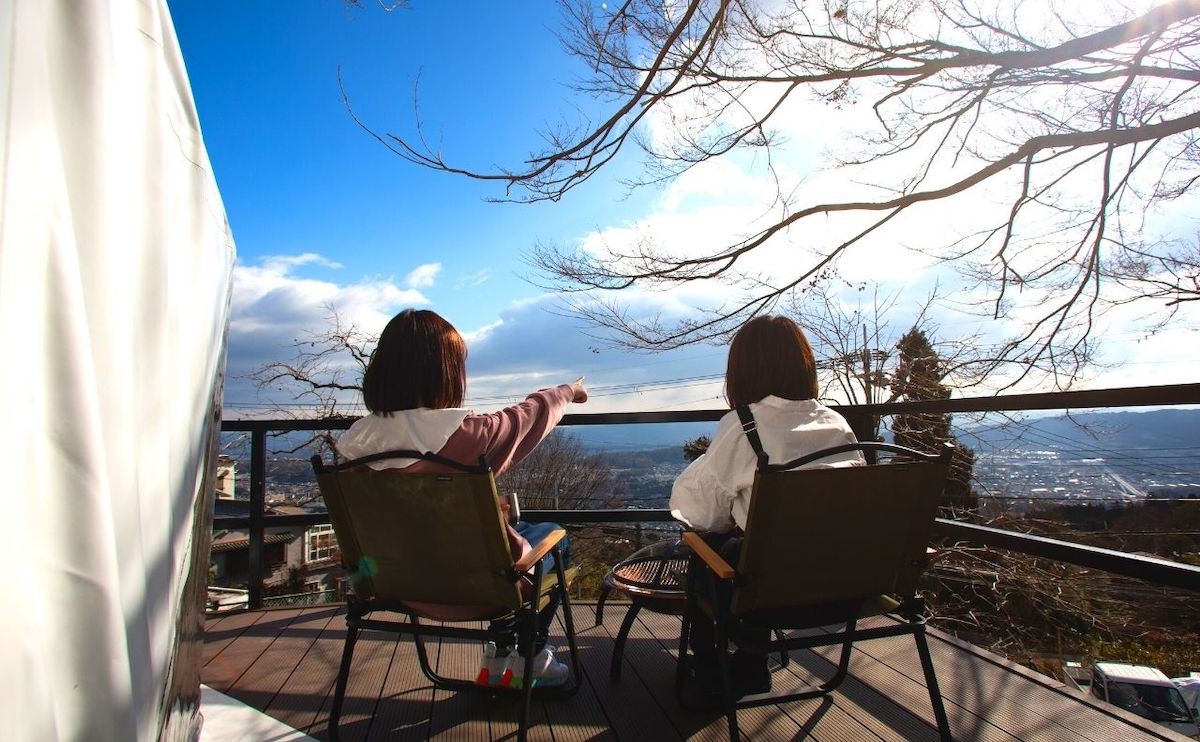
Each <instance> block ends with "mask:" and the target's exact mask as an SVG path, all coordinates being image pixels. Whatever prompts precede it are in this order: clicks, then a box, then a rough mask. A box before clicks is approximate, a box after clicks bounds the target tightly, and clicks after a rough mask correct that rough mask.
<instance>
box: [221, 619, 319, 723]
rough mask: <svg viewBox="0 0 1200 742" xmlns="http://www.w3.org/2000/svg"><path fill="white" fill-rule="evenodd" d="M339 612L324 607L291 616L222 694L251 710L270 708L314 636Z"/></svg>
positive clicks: (317, 635) (313, 639) (310, 644)
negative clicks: (248, 706)
mask: <svg viewBox="0 0 1200 742" xmlns="http://www.w3.org/2000/svg"><path fill="white" fill-rule="evenodd" d="M339 612H340V611H339V609H337V608H335V607H330V606H326V607H320V608H309V609H306V610H303V611H301V612H300V613H299V614H298V615H296V616H294V617H293V618H292V620H291V621H290V622H289V623H288V624H287V626H286V627H284V628H283V629H282V631H280V633H279V634H278V636H276V637H275V639H274V641H272V642H271V643H270V645H269V646H268V647H267V648H266V650H265V651H263V653H262V654H261V655H259V657H258V658H257V659H256V660H255V661H254V662H253V663H252V664H251V665H250V666H249V668H247V669H246V671H245V672H244V673H242V675H241V676H240V677H239V678H237V680H236V681H235V682H234V683H233V684H232V685H231V686H230V687H229V688H228V689H227V690H226V691H224V692H225V694H226V695H229V696H232V697H233V698H236V699H238V700H239V701H241V702H242V703H245V704H247V705H250V706H253V707H255V708H267V707H268V706H270V705H271V702H272V701H273V700H274V699H275V695H276V694H277V693H278V692H279V691H280V689H282V688H283V686H284V684H285V683H286V682H287V681H288V678H290V677H291V675H292V673H293V672H294V671H295V670H296V667H297V666H298V665H299V664H300V662H301V660H303V659H304V655H306V654H307V653H308V650H309V649H310V648H311V647H312V645H313V643H314V642H315V641H316V640H317V637H319V636H320V635H321V632H322V631H324V630H325V628H326V627H327V626H328V625H329V623H330V622H331V621H333V620H334V616H335V615H337V614H338V613H339Z"/></svg>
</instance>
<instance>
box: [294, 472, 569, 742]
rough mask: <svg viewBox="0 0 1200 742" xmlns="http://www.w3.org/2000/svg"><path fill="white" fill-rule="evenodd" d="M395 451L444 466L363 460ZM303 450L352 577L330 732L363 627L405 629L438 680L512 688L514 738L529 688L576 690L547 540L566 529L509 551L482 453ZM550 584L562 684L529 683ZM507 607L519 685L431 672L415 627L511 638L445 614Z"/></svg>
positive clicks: (484, 613) (565, 602) (472, 614)
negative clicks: (519, 657)
mask: <svg viewBox="0 0 1200 742" xmlns="http://www.w3.org/2000/svg"><path fill="white" fill-rule="evenodd" d="M394 458H409V459H424V460H427V461H436V462H437V463H439V464H442V465H443V466H445V467H448V468H450V469H453V470H454V472H453V473H447V474H409V473H405V472H403V471H401V470H397V469H383V470H376V469H371V468H370V467H367V466H365V464H368V463H370V462H372V461H379V460H385V459H394ZM311 461H312V466H313V471H314V472H315V473H316V477H317V483H318V485H319V486H320V489H321V495H322V497H324V499H325V504H326V507H327V508H328V510H329V518H330V521H331V522H332V524H333V530H334V534H335V535H336V536H337V540H338V547H339V549H340V550H341V560H342V565H343V567H344V568H345V570H346V573H347V575H348V576H349V577H350V581H351V585H352V593H351V594H350V595H348V596H347V600H346V642H345V645H344V647H343V651H342V662H341V667H340V669H339V671H338V676H337V685H336V689H335V691H334V698H333V708H332V710H331V713H330V719H329V732H330V737H331V739H334V740H336V739H338V720H339V718H340V715H341V710H342V703H343V700H344V698H345V694H346V683H347V680H348V677H349V674H350V665H351V658H352V656H353V654H354V644H355V642H356V641H357V639H358V633H359V631H361V630H362V629H374V630H378V631H394V632H398V633H402V634H412V636H413V640H414V642H415V644H416V648H417V658H418V661H419V662H420V666H421V671H422V672H423V673H424V674H425V676H426V677H427V678H429V680H430V681H431V682H432V683H433V684H434V685H435V686H436V687H438V688H446V689H451V690H471V691H479V690H483V691H488V692H494V693H520V694H521V699H520V711H519V717H518V721H519V727H518V728H519V732H518V738H519V739H522V740H524V739H525V735H526V732H527V728H528V723H529V709H530V702H531V699H532V695H533V694H534V693H537V694H539V695H543V694H544V695H551V696H555V697H566V696H569V695H571V694H573V693H574V692H575V691H577V690H578V689H579V686H580V683H581V680H582V671H581V669H580V665H579V652H578V649H577V647H576V643H575V625H574V622H573V620H572V617H571V606H570V601H569V596H568V592H569V591H568V590H567V589H566V586H567V585H568V584H569V583H568V574H567V571H566V570H564V569H563V565H562V562H561V559H560V555H559V549H558V542H559V541H560V540H561V539H562V537H563V535H564V534H565V532H564V531H562V530H559V531H557V532H555V533H554V534H553V535H552V536H551V537H550V538H547V539H545V540H543V541H542V542H541V543H540V544H538V545H537V546H536V547H535V548H534V549H533V551H532V552H531V553H529V554H526V555H525V556H524V557H522V558H521V559H520V561H516V560H514V559H513V554H512V550H511V549H510V546H509V540H508V535H507V532H506V529H505V522H504V516H503V514H502V512H501V509H500V503H499V498H498V496H497V493H496V483H495V480H494V478H493V477H492V472H491V469H490V468H489V467H488V465H487V462H486V460H484V459H481V460H480V462H479V464H478V465H477V466H470V465H465V464H462V463H459V462H455V461H450V460H448V459H445V458H443V457H440V456H437V455H436V454H429V453H419V452H416V451H388V452H384V453H379V454H372V455H370V456H364V457H361V458H358V459H353V460H350V461H345V462H342V463H336V464H326V463H325V462H323V461H322V460H321V457H320V456H313V457H312V459H311ZM547 554H553V555H554V559H553V561H554V569H553V571H552V573H551V574H550V575H546V574H544V569H543V564H542V559H543V557H545V556H546V555H547ZM523 583H524V584H523ZM554 594H557V596H558V597H559V599H560V601H561V606H562V617H563V621H564V622H565V624H566V633H567V642H568V645H569V647H570V657H571V661H570V663H571V669H572V679H571V681H570V682H569V683H567V684H566V685H564V686H559V687H538V688H535V687H534V685H535V684H534V682H533V677H532V669H533V664H532V660H533V655H534V652H533V651H532V646H533V643H534V636H535V632H536V629H537V621H538V609H539V608H542V607H545V606H546V605H547V604H548V602H549V600H550V599H551V596H552V595H554ZM383 611H389V612H394V613H400V614H404V616H405V617H406V620H394V619H381V618H376V617H373V615H372V614H375V613H377V612H383ZM439 613H442V614H443V616H444V615H446V614H449V615H450V616H451V617H449V618H446V617H439ZM463 615H468V616H469V618H465V619H464V618H463V617H462V616H463ZM510 615H515V617H516V624H517V627H518V628H517V631H518V633H519V635H520V642H519V646H521V647H523V648H525V655H526V657H525V661H524V666H523V669H522V670H521V673H520V675H521V678H520V679H521V682H520V684H519V686H518V685H517V684H514V686H513V687H497V686H481V685H477V684H476V683H475V682H474V679H459V678H447V677H443V676H442V675H439V674H438V673H437V672H435V671H434V669H433V668H432V666H431V665H430V663H429V657H428V654H427V652H426V649H425V642H424V637H426V636H434V637H442V638H452V639H477V640H479V641H480V642H481V645H480V646H481V648H482V642H486V641H496V642H504V641H505V640H507V639H510V638H511V630H500V629H495V630H494V629H492V628H491V627H490V626H489V627H488V628H477V627H467V626H451V625H445V623H444V622H445V621H459V622H461V621H464V620H469V621H490V620H493V619H498V618H503V617H506V616H510ZM422 618H426V619H430V622H422V620H421V619H422Z"/></svg>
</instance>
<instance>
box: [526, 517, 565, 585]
mask: <svg viewBox="0 0 1200 742" xmlns="http://www.w3.org/2000/svg"><path fill="white" fill-rule="evenodd" d="M566 535H567V532H566V531H565V530H563V529H561V528H560V529H558V530H557V531H552V532H551V533H550V535H549V536H547V537H546V538H544V539H542V540H541V542H540V543H538V545H537V546H535V547H533V551H531V552H529V553H528V554H526V555H525V556H523V557H521V559H520V560H518V561H517V563H516V564H514V565H513V570H515V571H516V573H517V574H521V575H523V574H525V573H526V572H528V571H529V570H531V569H533V566H534V565H535V564H537V563H538V562H539V561H541V559H542V557H544V556H546V555H547V554H549V553H550V550H551V549H553V548H554V547H555V546H557V545H558V542H559V541H562V539H563V536H566Z"/></svg>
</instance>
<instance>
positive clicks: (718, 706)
mask: <svg viewBox="0 0 1200 742" xmlns="http://www.w3.org/2000/svg"><path fill="white" fill-rule="evenodd" d="M684 663H685V664H684V667H683V687H682V688H681V689H680V698H679V703H680V705H682V706H683V707H684V708H685V709H688V710H689V711H724V710H725V696H724V691H722V690H721V678H720V676H719V674H718V671H717V669H716V668H715V667H713V666H712V663H698V662H696V658H695V657H686V658H684Z"/></svg>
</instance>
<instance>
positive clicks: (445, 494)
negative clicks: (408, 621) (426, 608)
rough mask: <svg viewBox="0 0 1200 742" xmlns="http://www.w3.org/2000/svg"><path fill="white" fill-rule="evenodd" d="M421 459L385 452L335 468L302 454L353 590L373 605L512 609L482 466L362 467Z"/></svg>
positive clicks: (491, 487)
mask: <svg viewBox="0 0 1200 742" xmlns="http://www.w3.org/2000/svg"><path fill="white" fill-rule="evenodd" d="M431 456H432V455H430V454H421V453H417V452H412V451H390V452H387V453H385V454H374V455H372V456H367V457H363V458H360V459H355V460H351V461H346V462H342V463H339V464H326V463H324V462H323V461H322V460H321V458H320V457H319V456H314V457H313V458H312V465H313V471H314V472H315V473H316V477H317V484H318V485H319V486H320V488H321V496H322V497H324V498H325V505H326V507H327V508H328V510H329V519H330V522H331V523H332V524H333V531H334V534H335V535H336V536H337V540H338V547H339V549H340V550H341V558H342V565H343V566H344V567H345V569H346V571H347V573H348V574H349V576H350V579H351V583H352V584H353V587H354V592H355V595H356V596H357V597H358V598H360V599H362V600H366V601H375V602H376V603H378V604H381V605H392V604H394V603H397V602H422V603H444V604H451V605H472V606H475V605H483V606H497V607H503V608H507V609H515V608H518V607H520V605H521V593H520V588H519V586H518V585H517V584H516V582H515V581H514V580H513V575H512V566H513V555H512V552H511V550H510V549H509V543H508V536H507V533H506V530H505V526H504V520H503V516H502V514H501V511H500V504H499V498H498V496H497V493H496V483H495V480H494V479H493V477H492V472H491V470H490V469H488V468H487V466H486V464H481V465H480V466H478V467H470V466H464V465H461V464H456V463H454V462H448V461H445V460H444V459H443V460H440V461H439V463H443V464H447V465H450V466H453V467H455V468H457V469H460V470H461V471H456V472H453V473H445V474H441V473H438V474H428V473H423V474H409V473H405V472H404V471H402V470H397V469H381V470H376V469H371V468H369V467H367V466H365V463H366V462H368V461H374V460H379V459H382V458H412V459H427V460H428V459H430V458H431ZM435 460H436V459H435Z"/></svg>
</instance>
